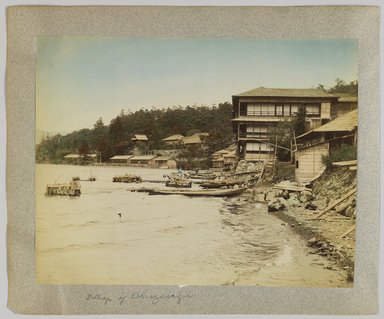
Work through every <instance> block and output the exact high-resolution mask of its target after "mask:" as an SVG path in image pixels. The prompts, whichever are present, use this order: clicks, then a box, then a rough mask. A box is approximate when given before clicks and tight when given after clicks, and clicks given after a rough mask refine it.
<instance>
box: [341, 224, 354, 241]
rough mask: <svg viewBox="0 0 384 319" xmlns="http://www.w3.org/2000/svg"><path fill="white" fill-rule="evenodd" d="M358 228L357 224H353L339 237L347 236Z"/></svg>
mask: <svg viewBox="0 0 384 319" xmlns="http://www.w3.org/2000/svg"><path fill="white" fill-rule="evenodd" d="M355 229H356V225H353V226H352V227H351V228H349V229H348V230H347V231H346V232H344V233H343V234H342V235H341V236H340V237H339V239H341V238H343V237H345V236H347V235H348V234H349V233H351V232H353V231H354V230H355Z"/></svg>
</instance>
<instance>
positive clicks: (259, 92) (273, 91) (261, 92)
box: [233, 87, 339, 98]
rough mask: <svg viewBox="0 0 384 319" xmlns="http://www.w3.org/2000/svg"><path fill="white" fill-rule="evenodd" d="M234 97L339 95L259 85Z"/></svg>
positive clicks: (313, 90) (333, 96) (315, 90)
mask: <svg viewBox="0 0 384 319" xmlns="http://www.w3.org/2000/svg"><path fill="white" fill-rule="evenodd" d="M233 96H234V97H240V96H243V97H245V96H247V97H253V96H258V97H329V98H336V97H338V96H339V95H335V94H330V93H327V92H324V91H323V90H322V89H280V88H265V87H259V88H256V89H253V90H250V91H246V92H243V93H239V94H236V95H233Z"/></svg>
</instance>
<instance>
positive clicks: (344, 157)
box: [322, 144, 357, 168]
mask: <svg viewBox="0 0 384 319" xmlns="http://www.w3.org/2000/svg"><path fill="white" fill-rule="evenodd" d="M355 159H357V147H356V146H353V145H347V144H341V146H340V147H338V148H336V149H334V150H333V151H332V152H330V154H329V155H327V156H324V155H323V156H322V162H323V164H324V165H325V166H326V167H327V168H330V167H331V166H332V163H333V162H342V161H352V160H355Z"/></svg>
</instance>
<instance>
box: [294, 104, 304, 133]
mask: <svg viewBox="0 0 384 319" xmlns="http://www.w3.org/2000/svg"><path fill="white" fill-rule="evenodd" d="M306 116H307V113H306V111H305V106H304V105H299V108H298V110H297V113H296V114H295V117H294V119H293V129H294V131H295V134H296V136H299V135H301V134H304V133H305V118H306Z"/></svg>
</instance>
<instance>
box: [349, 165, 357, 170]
mask: <svg viewBox="0 0 384 319" xmlns="http://www.w3.org/2000/svg"><path fill="white" fill-rule="evenodd" d="M349 170H350V171H356V170H357V166H350V167H349Z"/></svg>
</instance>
